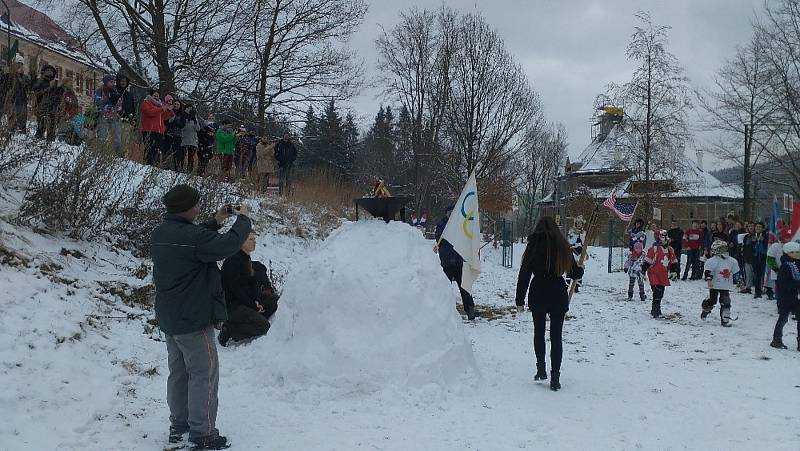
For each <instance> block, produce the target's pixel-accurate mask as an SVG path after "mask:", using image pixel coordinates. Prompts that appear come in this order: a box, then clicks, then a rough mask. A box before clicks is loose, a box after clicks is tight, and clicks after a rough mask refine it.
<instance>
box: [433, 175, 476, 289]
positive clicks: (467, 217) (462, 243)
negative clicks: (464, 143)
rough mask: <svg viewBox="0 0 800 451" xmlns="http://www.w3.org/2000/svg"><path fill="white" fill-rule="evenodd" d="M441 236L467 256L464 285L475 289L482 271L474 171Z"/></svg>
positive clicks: (462, 274) (463, 286)
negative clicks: (473, 286) (474, 286)
mask: <svg viewBox="0 0 800 451" xmlns="http://www.w3.org/2000/svg"><path fill="white" fill-rule="evenodd" d="M442 239H444V240H447V241H448V242H449V243H450V244H452V245H453V249H455V251H456V252H458V255H460V256H461V258H463V259H464V266H463V269H462V270H461V276H462V279H461V288H463V289H465V290H467V292H469V294H474V293H473V292H472V284H473V283H474V282H475V280H476V279H477V278H478V275H479V274H480V272H481V259H480V256H479V252H480V249H481V220H480V214H479V213H478V183H477V182H476V181H475V171H472V174H471V175H470V176H469V180H467V185H466V186H464V190H463V191H461V196H459V197H458V202H456V204H455V207H454V208H453V212H452V213H450V219H449V220H448V221H447V225H446V226H445V227H444V232H442Z"/></svg>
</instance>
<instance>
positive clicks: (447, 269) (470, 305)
mask: <svg viewBox="0 0 800 451" xmlns="http://www.w3.org/2000/svg"><path fill="white" fill-rule="evenodd" d="M442 269H443V270H444V273H445V275H446V276H447V278H448V279H450V282H455V283H456V284H458V290H459V291H460V292H461V303H462V304H463V305H464V312H466V313H467V315H469V314H470V313H471V312H473V313H474V312H475V301H474V300H473V299H472V295H471V294H469V292H468V291H467V290H465V289H463V288H461V273H462V266H444V267H442Z"/></svg>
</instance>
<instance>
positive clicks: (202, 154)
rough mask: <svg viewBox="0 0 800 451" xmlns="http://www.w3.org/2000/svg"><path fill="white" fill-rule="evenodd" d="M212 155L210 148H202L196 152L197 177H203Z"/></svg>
mask: <svg viewBox="0 0 800 451" xmlns="http://www.w3.org/2000/svg"><path fill="white" fill-rule="evenodd" d="M213 155H214V154H213V153H212V152H211V149H210V148H207V147H206V148H203V147H201V148H200V149H198V151H197V175H203V174H205V172H206V168H207V167H208V162H209V161H211V157H212V156H213Z"/></svg>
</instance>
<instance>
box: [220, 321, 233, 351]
mask: <svg viewBox="0 0 800 451" xmlns="http://www.w3.org/2000/svg"><path fill="white" fill-rule="evenodd" d="M230 339H231V334H230V332H228V326H222V330H221V331H219V335H218V336H217V340H219V345H220V346H222V347H223V348H224V347H225V346H228V340H230Z"/></svg>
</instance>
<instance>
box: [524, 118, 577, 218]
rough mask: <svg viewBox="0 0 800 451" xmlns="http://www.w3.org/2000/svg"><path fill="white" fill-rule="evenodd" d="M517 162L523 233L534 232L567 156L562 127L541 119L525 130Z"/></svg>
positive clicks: (564, 131)
mask: <svg viewBox="0 0 800 451" xmlns="http://www.w3.org/2000/svg"><path fill="white" fill-rule="evenodd" d="M522 142H523V144H522V146H521V150H520V152H519V153H518V154H517V159H516V161H515V163H516V167H517V168H518V169H519V174H518V176H517V186H516V195H517V198H518V199H519V202H520V207H521V209H522V211H523V216H522V218H521V222H522V223H521V224H520V225H521V226H522V230H531V228H532V227H533V225H534V221H535V220H536V218H537V213H538V212H537V210H536V209H534V205H537V204H538V203H539V202H540V201H541V200H542V198H544V197H545V196H546V195H547V194H549V193H551V192H553V188H554V187H555V180H556V177H558V175H559V171H560V169H561V167H562V164H563V163H564V162H565V160H566V156H567V132H566V128H565V127H564V125H562V124H557V125H554V124H551V123H548V122H547V121H546V120H545V118H544V117H543V116H542V115H539V116H538V117H537V118H536V119H535V120H534V121H533V122H532V123H531V124H529V126H528V127H527V128H526V129H525V133H524V137H523V140H522Z"/></svg>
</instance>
